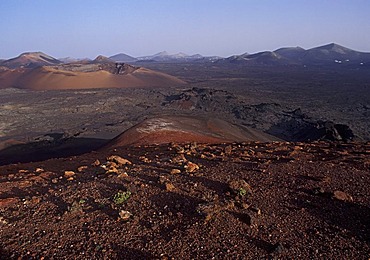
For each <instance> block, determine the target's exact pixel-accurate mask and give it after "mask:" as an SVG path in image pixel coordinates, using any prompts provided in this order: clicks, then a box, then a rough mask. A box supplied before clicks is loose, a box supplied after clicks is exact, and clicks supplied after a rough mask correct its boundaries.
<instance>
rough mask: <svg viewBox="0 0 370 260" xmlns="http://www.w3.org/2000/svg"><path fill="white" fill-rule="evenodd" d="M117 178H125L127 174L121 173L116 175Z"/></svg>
mask: <svg viewBox="0 0 370 260" xmlns="http://www.w3.org/2000/svg"><path fill="white" fill-rule="evenodd" d="M117 177H118V178H126V177H128V174H127V172H121V173H120V174H118V176H117Z"/></svg>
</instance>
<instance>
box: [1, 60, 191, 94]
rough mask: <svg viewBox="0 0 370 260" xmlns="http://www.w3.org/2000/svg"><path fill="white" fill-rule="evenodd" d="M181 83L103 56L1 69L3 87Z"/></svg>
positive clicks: (118, 85)
mask: <svg viewBox="0 0 370 260" xmlns="http://www.w3.org/2000/svg"><path fill="white" fill-rule="evenodd" d="M181 84H185V82H184V81H182V80H180V79H178V78H176V77H173V76H170V75H168V74H165V73H161V72H157V71H153V70H149V69H145V68H140V67H133V66H130V65H126V64H119V65H117V64H115V63H113V62H112V61H110V60H109V59H108V58H105V57H102V56H99V57H98V58H97V59H95V60H93V61H91V62H88V63H86V62H84V63H71V64H63V65H58V66H42V67H37V68H34V69H23V70H20V69H15V70H10V69H9V70H3V71H0V88H9V87H15V88H21V89H31V90H56V89H89V88H127V87H155V86H161V87H166V86H176V85H181Z"/></svg>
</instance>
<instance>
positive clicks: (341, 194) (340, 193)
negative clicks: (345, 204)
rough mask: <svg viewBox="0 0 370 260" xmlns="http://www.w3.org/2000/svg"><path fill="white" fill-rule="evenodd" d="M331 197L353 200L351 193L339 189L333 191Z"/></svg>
mask: <svg viewBox="0 0 370 260" xmlns="http://www.w3.org/2000/svg"><path fill="white" fill-rule="evenodd" d="M333 198H335V199H337V200H341V201H353V198H352V196H351V195H349V194H347V193H345V192H343V191H339V190H336V191H334V192H333Z"/></svg>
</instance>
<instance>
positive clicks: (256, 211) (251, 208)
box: [249, 207, 261, 215]
mask: <svg viewBox="0 0 370 260" xmlns="http://www.w3.org/2000/svg"><path fill="white" fill-rule="evenodd" d="M249 209H250V210H252V211H253V212H255V213H257V215H261V209H259V208H257V207H250V208H249Z"/></svg>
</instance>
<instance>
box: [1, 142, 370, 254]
mask: <svg viewBox="0 0 370 260" xmlns="http://www.w3.org/2000/svg"><path fill="white" fill-rule="evenodd" d="M369 169H370V144H369V143H367V144H335V143H312V144H303V143H256V142H253V143H243V144H242V143H240V144H237V143H235V144H231V145H228V144H222V145H196V144H189V145H181V146H180V145H175V144H172V145H160V146H145V147H144V146H142V147H130V148H127V147H126V148H125V147H120V148H117V149H115V150H106V151H101V152H93V153H89V154H85V155H81V156H78V157H72V158H61V159H51V160H48V161H43V162H37V163H27V164H12V165H6V166H2V167H0V256H1V257H2V258H4V259H8V258H19V257H21V258H26V259H43V258H45V259H49V258H69V257H71V258H76V259H102V258H110V259H112V258H120V259H145V258H146V259H153V258H154V259H155V258H157V259H190V258H193V259H194V258H196V259H256V258H262V259H263V258H279V259H280V258H296V259H309V258H310V259H317V258H322V259H369V257H370V208H369V205H370V189H369V187H370V171H369Z"/></svg>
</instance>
